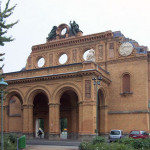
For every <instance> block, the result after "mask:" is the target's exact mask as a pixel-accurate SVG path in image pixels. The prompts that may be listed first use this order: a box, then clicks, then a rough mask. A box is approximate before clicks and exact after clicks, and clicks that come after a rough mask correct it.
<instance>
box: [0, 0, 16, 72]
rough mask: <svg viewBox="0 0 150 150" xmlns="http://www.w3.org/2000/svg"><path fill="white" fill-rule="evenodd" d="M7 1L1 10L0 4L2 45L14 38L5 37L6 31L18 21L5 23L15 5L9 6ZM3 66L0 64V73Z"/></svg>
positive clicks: (0, 59)
mask: <svg viewBox="0 0 150 150" xmlns="http://www.w3.org/2000/svg"><path fill="white" fill-rule="evenodd" d="M9 3H10V0H8V1H7V3H6V6H5V8H4V10H2V11H1V6H0V46H4V44H5V42H11V41H13V40H14V39H13V38H12V37H7V36H6V33H7V31H8V30H9V29H10V28H12V27H13V26H14V25H15V24H17V23H18V21H16V22H14V23H7V22H6V20H7V19H8V17H10V16H11V15H12V13H13V10H14V9H15V7H16V5H14V6H13V7H10V8H9ZM3 55H4V53H0V62H1V61H3V59H4V58H1V56H3ZM2 67H3V66H0V74H1V70H2Z"/></svg>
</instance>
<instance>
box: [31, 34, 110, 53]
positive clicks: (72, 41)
mask: <svg viewBox="0 0 150 150" xmlns="http://www.w3.org/2000/svg"><path fill="white" fill-rule="evenodd" d="M112 37H113V33H112V31H106V32H102V33H97V34H92V35H87V36H81V37H70V38H66V39H62V40H61V39H59V40H55V41H51V42H48V43H45V44H41V45H35V46H33V47H32V51H41V50H42V51H43V50H47V49H53V48H59V47H64V46H71V45H76V44H83V43H89V42H92V41H94V42H95V41H100V40H105V39H109V38H112Z"/></svg>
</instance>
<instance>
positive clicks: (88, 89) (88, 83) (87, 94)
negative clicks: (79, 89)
mask: <svg viewBox="0 0 150 150" xmlns="http://www.w3.org/2000/svg"><path fill="white" fill-rule="evenodd" d="M85 97H86V98H91V80H85Z"/></svg>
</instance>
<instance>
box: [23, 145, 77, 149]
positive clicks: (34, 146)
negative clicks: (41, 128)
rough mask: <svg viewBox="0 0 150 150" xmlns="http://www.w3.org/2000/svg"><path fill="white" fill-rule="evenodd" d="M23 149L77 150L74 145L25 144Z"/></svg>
mask: <svg viewBox="0 0 150 150" xmlns="http://www.w3.org/2000/svg"><path fill="white" fill-rule="evenodd" d="M25 150H79V148H78V147H76V146H50V145H27V147H26V149H25Z"/></svg>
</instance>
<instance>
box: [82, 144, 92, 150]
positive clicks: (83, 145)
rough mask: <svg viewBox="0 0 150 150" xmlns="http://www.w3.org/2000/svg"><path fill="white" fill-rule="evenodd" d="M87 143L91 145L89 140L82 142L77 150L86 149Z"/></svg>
mask: <svg viewBox="0 0 150 150" xmlns="http://www.w3.org/2000/svg"><path fill="white" fill-rule="evenodd" d="M88 145H91V143H90V142H82V143H80V145H79V150H87V147H88Z"/></svg>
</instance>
